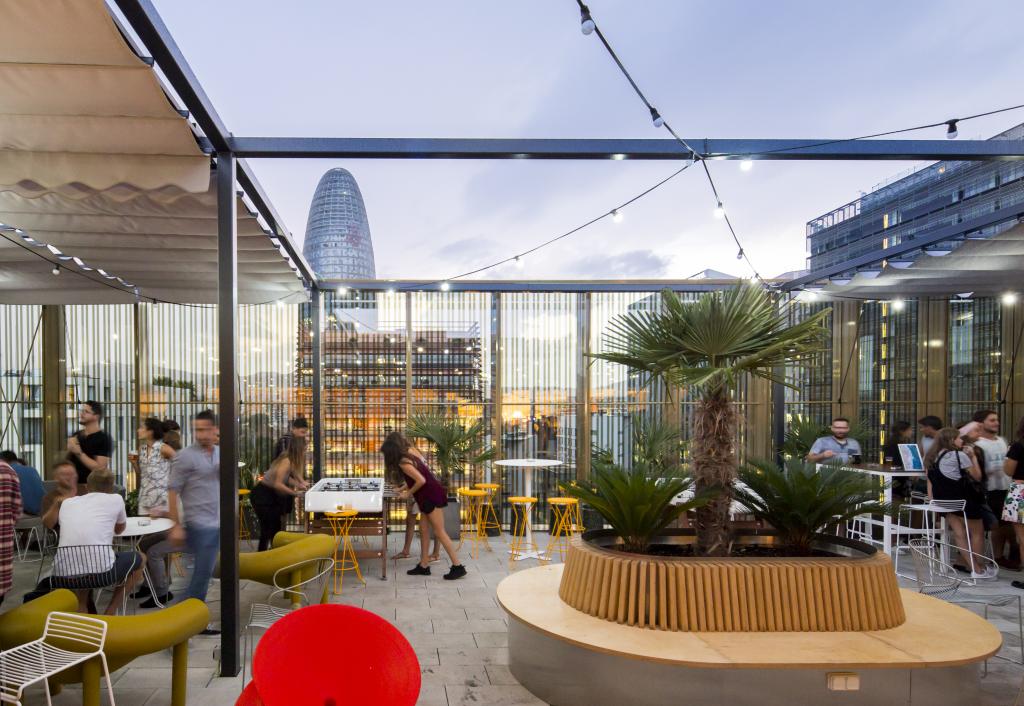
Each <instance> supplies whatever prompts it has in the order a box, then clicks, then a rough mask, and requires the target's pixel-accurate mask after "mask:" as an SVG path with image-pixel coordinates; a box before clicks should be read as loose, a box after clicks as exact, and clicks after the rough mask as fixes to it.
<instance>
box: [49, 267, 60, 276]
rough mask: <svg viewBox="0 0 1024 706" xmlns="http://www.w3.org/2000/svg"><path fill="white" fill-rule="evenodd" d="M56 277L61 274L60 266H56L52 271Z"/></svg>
mask: <svg viewBox="0 0 1024 706" xmlns="http://www.w3.org/2000/svg"><path fill="white" fill-rule="evenodd" d="M50 272H51V273H52V274H53V276H54V277H56V276H57V275H59V274H60V265H54V266H53V269H52V270H50Z"/></svg>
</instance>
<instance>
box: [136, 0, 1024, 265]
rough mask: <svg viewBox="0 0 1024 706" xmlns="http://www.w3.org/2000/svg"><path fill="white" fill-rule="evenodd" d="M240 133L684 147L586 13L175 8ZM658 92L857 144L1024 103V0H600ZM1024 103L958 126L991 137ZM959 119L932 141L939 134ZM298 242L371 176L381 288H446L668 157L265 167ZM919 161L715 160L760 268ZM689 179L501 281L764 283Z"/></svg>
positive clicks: (188, 53)
mask: <svg viewBox="0 0 1024 706" xmlns="http://www.w3.org/2000/svg"><path fill="white" fill-rule="evenodd" d="M155 2H156V6H157V9H158V10H159V11H160V13H161V15H162V16H163V18H164V20H165V22H166V23H167V25H168V26H169V27H170V29H171V31H172V33H173V34H174V36H175V38H176V39H177V42H178V44H179V46H180V47H181V49H182V50H183V52H184V54H185V57H186V58H187V59H188V61H189V62H190V64H191V66H192V68H193V70H194V71H195V73H196V75H197V76H198V78H199V80H200V81H201V83H202V84H203V86H204V88H205V90H206V92H207V94H208V95H209V96H210V98H211V99H212V101H213V103H214V105H215V106H217V109H218V111H219V112H220V115H221V117H222V118H223V119H224V121H225V122H226V124H227V126H228V128H229V129H230V130H231V131H232V132H233V133H234V134H235V135H238V136H332V137H559V138H570V137H641V138H647V137H649V138H657V137H665V136H666V135H664V134H663V132H662V131H658V130H655V129H654V128H653V127H652V125H651V121H650V116H649V114H648V112H647V110H646V109H645V108H644V106H643V105H642V104H641V103H640V102H639V100H638V99H637V98H636V96H635V95H634V94H633V93H632V91H631V89H630V87H629V85H628V84H627V83H626V81H625V79H624V78H623V77H622V75H621V74H620V73H619V72H618V70H617V69H616V67H615V65H614V64H613V62H612V60H611V59H610V57H609V56H608V55H607V54H606V52H605V51H604V49H603V47H602V46H601V45H600V42H599V40H598V39H597V37H596V35H591V36H589V37H587V36H584V35H583V34H582V33H581V32H580V18H579V10H578V8H577V6H576V3H575V2H574V1H573V0H517V1H515V2H503V3H498V2H481V1H480V0H475V1H471V0H448V1H445V2H430V3H377V2H373V3H370V2H360V3H357V2H351V1H347V0H345V1H341V0H330V1H328V0H295V1H294V2H291V3H287V4H285V3H280V2H278V1H277V0H218V2H215V3H211V2H209V1H208V0H203V1H201V0H174V1H173V2H172V1H171V0H155ZM589 6H590V8H591V11H592V13H593V16H594V18H595V19H596V21H597V23H598V25H599V26H600V27H601V29H602V31H603V32H604V33H605V35H606V36H607V37H608V39H609V41H610V42H611V43H612V46H613V47H614V48H615V49H616V51H617V52H618V54H619V56H620V57H621V58H622V60H623V61H624V63H625V64H626V66H627V67H628V68H629V70H630V72H631V73H632V74H633V76H634V78H635V79H636V80H637V82H638V83H639V85H640V86H641V88H642V89H643V90H644V92H645V93H646V94H647V95H648V97H649V98H650V99H651V101H652V103H653V104H654V105H655V106H657V107H658V109H659V110H660V111H661V113H662V115H664V116H665V117H666V119H668V120H669V122H670V123H671V124H672V125H673V127H674V128H675V129H676V131H677V132H678V133H680V134H681V135H682V136H683V137H684V138H703V137H718V138H723V137H732V138H813V139H818V138H840V137H850V136H854V135H863V134H869V133H874V132H881V131H885V130H892V129H898V128H903V127H909V126H913V125H918V124H922V123H931V122H938V121H940V120H946V119H949V118H953V117H959V116H962V115H967V114H972V113H978V112H983V111H986V110H992V109H995V108H1001V107H1005V106H1009V105H1014V104H1017V103H1024V93H1022V92H1021V87H1022V83H1021V80H1020V67H1021V66H1024V42H1021V41H1020V36H1019V28H1020V27H1021V26H1022V24H1024V3H1021V2H1019V0H998V1H997V0H992V1H990V2H983V3H963V2H952V1H947V0H911V1H904V2H891V0H883V1H878V0H866V1H863V2H857V3H823V2H812V1H810V0H807V1H803V2H797V1H778V2H770V3H768V2H763V3H759V2H753V0H750V1H748V2H739V1H729V0H716V1H714V2H711V1H707V2H697V1H695V2H675V1H670V0H646V1H638V0H591V2H590V3H589ZM1020 122H1024V110H1022V111H1016V112H1012V113H1007V114H1003V115H999V116H992V117H989V118H982V119H978V120H974V121H971V122H969V123H963V124H961V125H960V135H961V139H963V138H982V137H989V136H991V135H993V134H995V133H997V132H1000V131H1002V130H1004V129H1006V128H1008V127H1010V126H1012V125H1015V124H1017V123H1020ZM943 135H944V130H943V129H942V128H935V129H932V130H930V131H924V132H922V133H915V134H914V135H912V137H920V138H930V139H940V138H942V137H943ZM252 164H253V166H254V168H255V170H256V173H257V175H258V177H259V179H260V181H261V182H262V183H263V185H264V187H265V189H266V191H267V192H268V194H269V195H270V198H271V200H272V202H273V203H274V205H275V206H276V208H277V209H278V212H279V213H280V214H281V215H282V217H283V218H284V221H285V223H286V225H287V226H288V228H289V229H290V230H291V231H292V233H293V235H294V236H295V239H296V240H297V241H299V242H301V240H302V238H303V235H304V233H305V228H306V214H307V211H308V208H309V202H310V199H311V198H312V195H313V190H314V189H315V187H316V183H317V181H318V180H319V178H320V176H321V175H322V174H323V172H325V171H326V170H327V169H330V168H332V167H335V166H341V167H345V168H346V169H348V170H349V171H351V172H352V174H353V175H354V176H355V177H356V180H357V181H358V182H359V185H360V189H361V191H362V193H363V198H364V200H365V202H366V208H367V212H368V216H369V221H370V229H371V232H372V235H373V241H374V249H375V255H376V263H377V275H378V277H380V278H396V279H397V278H412V279H415V278H430V279H443V278H449V277H454V276H456V275H458V274H460V273H463V272H466V271H469V270H473V269H476V268H477V267H480V266H483V265H486V264H490V263H492V262H496V261H498V260H501V259H504V258H506V257H509V256H511V255H514V254H515V253H516V252H519V251H522V250H525V249H527V248H528V247H531V246H532V245H534V244H536V243H539V242H542V241H544V240H547V239H549V238H551V237H554V236H556V235H559V234H561V233H564V232H566V231H568V230H570V229H572V228H574V227H576V226H577V225H579V224H581V223H583V222H585V221H588V220H590V219H591V218H593V217H595V216H597V215H600V214H601V213H605V212H607V211H609V210H610V209H611V208H614V207H615V206H616V205H618V204H620V203H622V202H624V201H626V200H628V199H629V198H631V197H632V196H634V195H636V194H637V193H639V192H641V191H643V190H645V189H646V188H648V187H649V186H651V185H652V184H654V183H655V182H657V181H659V180H661V179H663V178H664V177H666V176H667V175H668V174H670V173H671V172H673V171H674V170H675V169H676V168H678V166H677V165H674V164H673V163H670V162H631V161H619V162H615V161H586V162H556V161H548V162H545V161H533V160H529V161H492V162H486V161H442V160H422V161H413V160H402V161H398V160H255V161H253V162H252ZM915 166H921V165H920V163H918V164H915V163H912V162H895V161H893V162H888V161H887V162H767V161H758V162H756V163H755V165H754V168H753V169H752V170H750V171H748V172H743V171H741V170H740V169H739V163H738V162H712V163H711V164H710V168H711V170H712V173H713V175H714V177H715V179H716V181H717V182H718V186H719V190H720V192H721V194H722V197H723V201H724V203H725V206H726V209H727V210H728V212H729V216H730V219H731V221H732V222H733V224H734V226H735V228H736V230H737V233H738V235H739V238H740V240H741V242H742V244H743V247H744V248H745V250H746V252H747V254H748V255H749V257H750V259H751V261H752V263H753V265H754V266H755V267H756V268H757V270H758V271H759V272H760V273H761V274H762V275H763V276H766V277H768V276H774V275H777V274H779V273H782V272H785V271H788V270H794V269H800V268H802V267H803V266H804V263H805V257H806V252H805V250H806V244H805V239H804V227H805V223H806V222H807V221H808V220H810V219H812V218H814V217H816V216H819V215H821V214H823V213H826V212H828V211H831V210H832V209H834V208H837V207H839V206H842V205H843V204H845V203H848V202H849V201H852V200H854V199H856V198H857V197H858V196H859V194H860V193H861V192H862V191H869V190H870V189H871V188H872V187H873V186H875V185H877V184H879V183H880V182H881V181H883V180H885V179H887V178H889V177H892V176H894V175H897V174H900V173H902V172H905V171H906V170H909V169H912V168H914V167H915ZM714 206H715V200H714V198H713V197H712V195H711V193H710V190H709V188H708V186H707V183H706V181H705V180H704V178H703V177H702V175H701V174H700V173H699V171H698V170H696V169H693V170H689V171H687V172H685V173H683V174H682V175H680V176H679V177H677V178H676V179H674V180H672V181H671V182H669V183H668V184H666V185H665V186H663V187H661V189H659V190H658V191H656V192H654V193H652V194H651V195H649V196H647V197H645V198H644V199H642V200H640V201H638V202H636V203H635V204H633V205H632V206H630V207H629V208H627V209H625V210H624V211H623V216H624V217H623V219H622V221H621V222H620V223H613V222H612V221H611V219H605V220H604V221H601V222H600V223H598V224H596V225H594V226H591V227H590V228H587V229H585V230H583V231H581V232H580V233H578V234H576V235H574V236H572V237H570V238H567V239H565V240H563V241H561V242H559V243H558V244H556V245H554V246H551V247H549V248H546V249H544V250H542V251H540V252H539V253H537V254H536V255H532V256H530V257H527V258H524V260H523V261H522V263H521V264H520V266H515V265H511V264H510V265H505V266H503V267H499V268H495V269H492V270H489V271H488V272H487V273H485V274H482V275H478V277H480V278H495V279H524V278H534V279H552V278H572V279H589V278H684V277H688V276H690V275H693V274H695V273H697V272H699V271H701V270H703V269H705V268H711V269H716V270H720V271H724V272H727V273H731V274H735V275H739V276H749V275H750V274H751V271H750V269H749V268H748V266H747V265H746V264H745V263H744V262H741V261H739V260H738V259H737V256H736V255H737V248H736V246H735V244H734V243H733V242H732V239H731V237H730V236H729V233H728V231H727V230H726V227H725V225H724V223H723V222H722V221H721V220H718V219H715V218H714V216H713V209H714Z"/></svg>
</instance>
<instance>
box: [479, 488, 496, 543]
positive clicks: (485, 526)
mask: <svg viewBox="0 0 1024 706" xmlns="http://www.w3.org/2000/svg"><path fill="white" fill-rule="evenodd" d="M473 487H474V488H477V489H478V490H483V491H484V492H486V493H487V497H486V498H484V500H483V503H482V505H481V507H480V531H481V532H483V533H484V534H487V530H489V529H496V530H498V536H499V537H500V536H501V518H500V517H498V511H497V510H495V509H494V498H496V497H497V495H498V491H499V490H500V489H501V485H500V484H498V483H477V484H476V485H474V486H473ZM488 546H490V545H488Z"/></svg>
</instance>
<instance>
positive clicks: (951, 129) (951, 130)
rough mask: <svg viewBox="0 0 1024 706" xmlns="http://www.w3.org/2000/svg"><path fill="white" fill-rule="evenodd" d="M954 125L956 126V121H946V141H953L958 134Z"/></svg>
mask: <svg viewBox="0 0 1024 706" xmlns="http://www.w3.org/2000/svg"><path fill="white" fill-rule="evenodd" d="M956 124H957V121H956V120H947V121H946V139H947V140H955V139H956V136H957V135H959V134H960V132H959V131H958V130H957V129H956Z"/></svg>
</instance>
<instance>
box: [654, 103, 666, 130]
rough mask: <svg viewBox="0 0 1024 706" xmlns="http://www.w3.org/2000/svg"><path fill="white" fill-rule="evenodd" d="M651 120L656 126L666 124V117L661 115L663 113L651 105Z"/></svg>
mask: <svg viewBox="0 0 1024 706" xmlns="http://www.w3.org/2000/svg"><path fill="white" fill-rule="evenodd" d="M651 122H652V123H654V127H663V126H664V125H665V118H663V117H661V113H659V112H658V109H657V108H655V107H654V106H651Z"/></svg>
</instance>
